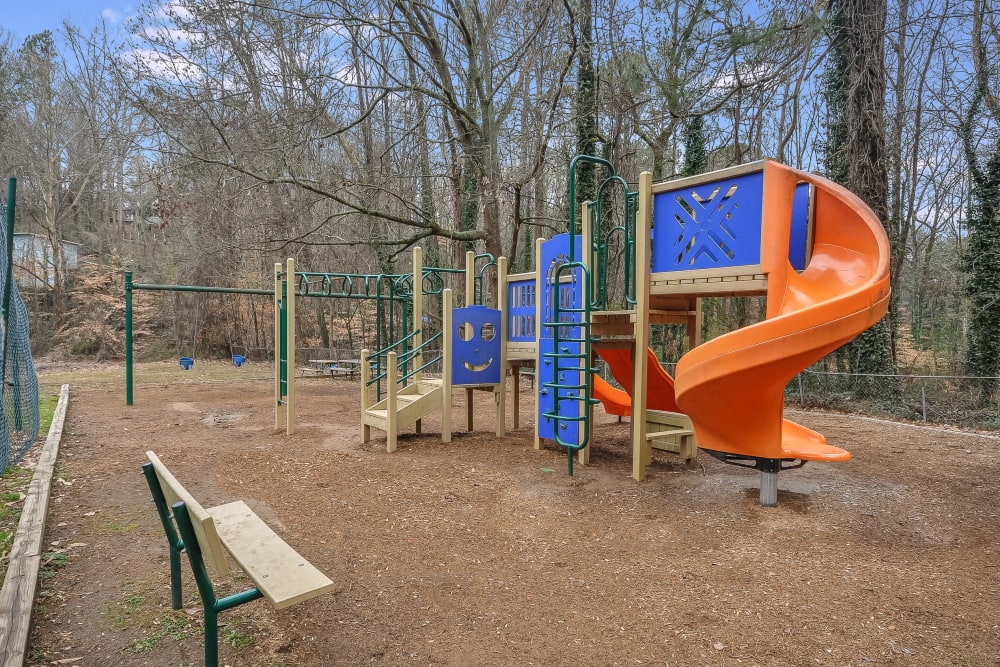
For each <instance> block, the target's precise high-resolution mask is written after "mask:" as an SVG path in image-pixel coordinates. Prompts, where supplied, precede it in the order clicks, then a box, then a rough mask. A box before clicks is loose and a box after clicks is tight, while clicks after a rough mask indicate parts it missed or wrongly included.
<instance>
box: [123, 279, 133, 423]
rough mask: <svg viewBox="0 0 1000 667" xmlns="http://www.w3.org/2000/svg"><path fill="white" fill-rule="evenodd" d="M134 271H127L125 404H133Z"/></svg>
mask: <svg viewBox="0 0 1000 667" xmlns="http://www.w3.org/2000/svg"><path fill="white" fill-rule="evenodd" d="M132 382H133V378H132V272H131V271H126V272H125V405H132Z"/></svg>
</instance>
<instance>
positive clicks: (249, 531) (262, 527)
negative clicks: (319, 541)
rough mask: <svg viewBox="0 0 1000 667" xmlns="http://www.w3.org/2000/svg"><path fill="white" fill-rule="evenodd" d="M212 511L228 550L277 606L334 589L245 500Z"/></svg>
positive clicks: (284, 605) (265, 595)
mask: <svg viewBox="0 0 1000 667" xmlns="http://www.w3.org/2000/svg"><path fill="white" fill-rule="evenodd" d="M208 512H209V514H211V516H212V518H213V519H214V520H215V529H216V531H217V532H218V534H219V539H220V540H221V541H222V544H223V546H225V547H226V551H228V552H229V554H230V555H231V556H232V557H233V560H235V561H236V562H237V563H239V565H240V567H241V568H243V570H244V571H245V572H246V573H247V575H248V576H249V577H250V579H251V580H252V581H253V582H254V585H255V586H256V587H257V588H259V589H260V591H261V592H262V593H263V594H264V597H266V598H267V599H268V600H270V601H271V602H272V603H274V606H275V607H276V608H278V609H281V608H282V607H288V606H291V605H293V604H295V603H297V602H302V601H303V600H308V599H310V598H313V597H316V596H317V595H321V594H322V593H326V592H327V591H331V590H333V588H334V584H333V581H331V580H330V579H329V578H328V577H327V576H326V575H325V574H323V573H322V572H320V571H319V570H317V569H316V568H315V567H314V566H313V565H312V564H311V563H309V561H307V560H306V559H305V558H303V557H302V556H300V555H299V553H298V552H297V551H295V549H293V548H292V547H290V546H288V544H286V543H285V541H284V540H282V539H281V537H279V536H278V535H277V533H275V532H274V531H273V530H271V529H270V528H269V527H268V525H267V524H266V523H264V521H263V520H262V519H261V518H260V517H258V516H257V515H256V514H254V513H253V510H251V509H250V507H249V506H248V505H247V504H246V503H245V502H243V501H242V500H238V501H236V502H232V503H227V504H225V505H219V506H218V507H213V508H211V509H210V510H208Z"/></svg>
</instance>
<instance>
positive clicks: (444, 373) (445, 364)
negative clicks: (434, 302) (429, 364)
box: [441, 288, 454, 442]
mask: <svg viewBox="0 0 1000 667" xmlns="http://www.w3.org/2000/svg"><path fill="white" fill-rule="evenodd" d="M441 299H442V301H443V303H442V304H441V442H451V394H452V387H451V362H452V358H451V357H452V349H451V337H452V335H453V334H454V324H453V323H452V314H451V311H452V309H453V308H454V304H453V301H452V293H451V288H448V289H446V290H444V291H443V292H442V293H441Z"/></svg>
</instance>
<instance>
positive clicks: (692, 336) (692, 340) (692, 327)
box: [687, 298, 705, 350]
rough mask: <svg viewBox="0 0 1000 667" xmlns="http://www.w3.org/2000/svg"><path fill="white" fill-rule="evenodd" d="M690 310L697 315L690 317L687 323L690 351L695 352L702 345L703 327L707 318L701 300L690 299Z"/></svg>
mask: <svg viewBox="0 0 1000 667" xmlns="http://www.w3.org/2000/svg"><path fill="white" fill-rule="evenodd" d="M688 310H689V311H691V310H693V311H694V313H695V314H694V315H691V316H689V317H688V321H687V335H688V349H689V350H693V349H694V348H696V347H698V346H699V345H701V326H702V322H703V321H704V318H705V315H704V313H703V312H702V310H701V299H698V298H694V299H689V300H688Z"/></svg>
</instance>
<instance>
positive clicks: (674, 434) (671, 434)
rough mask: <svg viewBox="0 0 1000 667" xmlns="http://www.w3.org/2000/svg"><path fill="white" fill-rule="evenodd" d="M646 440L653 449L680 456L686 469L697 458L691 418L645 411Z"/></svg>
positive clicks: (662, 412)
mask: <svg viewBox="0 0 1000 667" xmlns="http://www.w3.org/2000/svg"><path fill="white" fill-rule="evenodd" d="M646 439H647V440H648V441H649V443H650V445H651V446H652V447H653V449H662V450H665V451H668V452H675V453H677V454H680V456H681V458H683V459H684V462H685V464H686V465H687V466H688V467H692V466H694V464H695V461H696V460H697V458H698V447H697V444H696V443H695V440H694V426H693V425H692V424H691V418H690V417H688V416H687V415H685V414H681V413H680V412H667V411H666V410H647V411H646Z"/></svg>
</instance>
